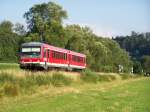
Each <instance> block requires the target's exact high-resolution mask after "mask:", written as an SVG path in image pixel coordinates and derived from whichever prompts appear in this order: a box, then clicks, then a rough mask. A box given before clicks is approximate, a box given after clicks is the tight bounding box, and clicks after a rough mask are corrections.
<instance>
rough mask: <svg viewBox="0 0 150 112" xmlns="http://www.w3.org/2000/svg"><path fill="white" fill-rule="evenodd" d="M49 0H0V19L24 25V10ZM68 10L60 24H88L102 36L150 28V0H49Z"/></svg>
mask: <svg viewBox="0 0 150 112" xmlns="http://www.w3.org/2000/svg"><path fill="white" fill-rule="evenodd" d="M48 1H49V0H0V22H1V21H3V20H10V21H12V22H13V23H16V22H20V23H22V24H24V25H25V19H24V18H23V14H24V12H26V11H28V9H29V8H30V7H32V6H33V5H34V4H38V3H43V2H48ZM51 1H54V2H56V3H58V4H59V5H61V6H63V8H64V9H65V10H67V12H68V19H67V20H65V21H64V24H80V25H82V26H85V25H87V26H89V27H90V28H91V29H92V30H93V32H94V33H96V34H97V35H102V36H109V37H110V36H116V35H129V34H130V32H131V31H133V30H134V31H137V32H148V31H150V0H51Z"/></svg>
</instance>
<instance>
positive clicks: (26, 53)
mask: <svg viewBox="0 0 150 112" xmlns="http://www.w3.org/2000/svg"><path fill="white" fill-rule="evenodd" d="M19 62H20V68H22V69H33V68H43V69H45V70H47V69H50V68H63V69H67V70H74V69H85V68H86V55H84V54H82V53H77V52H74V51H70V50H67V49H62V48H59V47H55V46H52V45H48V44H45V43H40V42H29V43H23V44H22V45H21V50H20V61H19Z"/></svg>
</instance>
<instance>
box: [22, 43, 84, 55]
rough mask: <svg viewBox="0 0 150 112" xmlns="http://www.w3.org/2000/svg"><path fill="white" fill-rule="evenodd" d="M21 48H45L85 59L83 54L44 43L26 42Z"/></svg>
mask: <svg viewBox="0 0 150 112" xmlns="http://www.w3.org/2000/svg"><path fill="white" fill-rule="evenodd" d="M23 46H45V47H47V48H49V47H50V49H52V50H54V51H60V52H64V53H70V54H73V55H77V56H81V57H86V55H85V54H82V53H77V52H74V51H70V50H67V49H63V48H59V47H55V46H52V45H49V44H45V43H41V42H28V43H23V44H22V47H23Z"/></svg>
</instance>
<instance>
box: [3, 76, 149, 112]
mask: <svg viewBox="0 0 150 112" xmlns="http://www.w3.org/2000/svg"><path fill="white" fill-rule="evenodd" d="M44 90H45V89H44ZM0 112H150V78H137V79H128V80H124V81H121V80H118V81H113V82H104V83H101V84H99V83H98V84H83V85H75V86H70V87H60V88H53V89H51V90H47V91H46V90H45V92H43V93H41V94H37V95H36V94H34V95H31V96H21V97H19V96H18V97H16V98H11V97H10V98H6V99H2V100H1V101H0Z"/></svg>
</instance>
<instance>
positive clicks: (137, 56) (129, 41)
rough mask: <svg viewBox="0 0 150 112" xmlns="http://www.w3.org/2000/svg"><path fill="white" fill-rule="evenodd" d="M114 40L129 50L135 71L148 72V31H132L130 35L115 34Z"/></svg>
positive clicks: (149, 52)
mask: <svg viewBox="0 0 150 112" xmlns="http://www.w3.org/2000/svg"><path fill="white" fill-rule="evenodd" d="M114 40H115V41H117V42H118V43H119V45H120V46H121V48H123V49H125V50H126V51H127V52H129V55H130V56H131V60H132V61H133V66H134V68H135V72H137V73H142V72H150V32H146V33H137V32H134V31H132V33H131V35H130V36H117V37H116V38H114Z"/></svg>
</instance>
